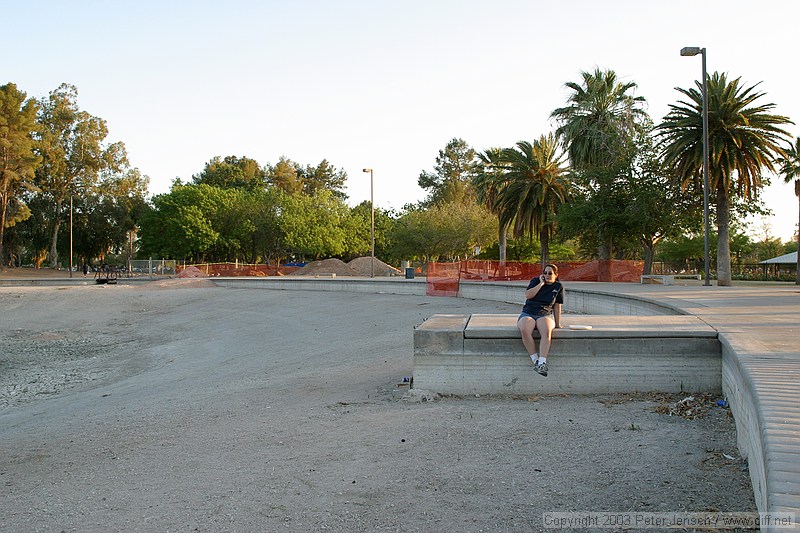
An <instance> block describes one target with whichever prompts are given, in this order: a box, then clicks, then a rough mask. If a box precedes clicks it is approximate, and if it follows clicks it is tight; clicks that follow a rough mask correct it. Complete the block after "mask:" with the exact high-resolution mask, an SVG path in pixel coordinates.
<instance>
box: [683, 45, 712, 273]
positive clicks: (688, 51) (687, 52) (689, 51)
mask: <svg viewBox="0 0 800 533" xmlns="http://www.w3.org/2000/svg"><path fill="white" fill-rule="evenodd" d="M697 54H700V55H702V56H703V225H704V226H705V260H704V262H705V276H704V278H703V279H704V280H705V281H704V282H703V285H705V286H710V285H711V279H710V276H709V240H710V230H709V226H708V81H707V78H708V76H707V75H706V49H705V48H700V47H698V46H686V47H684V48H681V55H682V56H696V55H697Z"/></svg>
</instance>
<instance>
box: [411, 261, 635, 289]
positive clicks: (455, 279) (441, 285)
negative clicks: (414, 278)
mask: <svg viewBox="0 0 800 533" xmlns="http://www.w3.org/2000/svg"><path fill="white" fill-rule="evenodd" d="M553 264H554V265H556V266H557V267H558V278H559V280H561V281H613V282H636V283H638V282H639V281H640V280H641V275H642V272H643V270H644V261H626V260H618V259H612V260H608V261H566V262H563V261H554V262H553ZM541 273H542V265H541V263H519V262H514V261H506V262H505V263H500V261H459V262H456V263H428V272H427V276H426V281H427V288H426V294H427V295H428V296H458V288H459V283H460V282H461V281H462V280H463V281H529V280H531V279H533V278H535V277H536V276H538V275H540V274H541Z"/></svg>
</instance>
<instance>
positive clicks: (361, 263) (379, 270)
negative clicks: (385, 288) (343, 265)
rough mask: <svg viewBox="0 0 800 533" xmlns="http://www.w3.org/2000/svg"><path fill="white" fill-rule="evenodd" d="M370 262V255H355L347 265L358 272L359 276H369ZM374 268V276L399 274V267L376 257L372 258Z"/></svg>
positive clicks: (370, 273) (370, 272) (370, 271)
mask: <svg viewBox="0 0 800 533" xmlns="http://www.w3.org/2000/svg"><path fill="white" fill-rule="evenodd" d="M372 264H373V258H372V257H356V258H355V259H353V260H352V261H350V262H349V263H347V265H348V266H349V267H350V268H352V269H353V270H355V271H356V272H358V273H359V275H360V276H371V275H372V268H373V267H372ZM374 265H375V266H374V268H375V275H376V276H399V275H400V269H399V268H395V267H393V266H392V265H387V264H386V263H384V262H383V261H381V260H380V259H378V258H377V257H376V258H375V259H374Z"/></svg>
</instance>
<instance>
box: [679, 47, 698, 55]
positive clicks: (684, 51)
mask: <svg viewBox="0 0 800 533" xmlns="http://www.w3.org/2000/svg"><path fill="white" fill-rule="evenodd" d="M702 52H703V50H702V49H701V48H700V47H699V46H685V47H683V48H681V55H682V56H696V55H697V54H700V53H702Z"/></svg>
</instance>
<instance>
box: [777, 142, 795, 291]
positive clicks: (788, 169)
mask: <svg viewBox="0 0 800 533" xmlns="http://www.w3.org/2000/svg"><path fill="white" fill-rule="evenodd" d="M778 164H779V165H780V170H781V174H783V179H784V181H785V182H786V183H789V182H790V181H792V180H794V194H795V196H797V207H798V211H797V213H798V214H797V218H798V220H797V231H796V232H795V242H796V243H797V274H796V275H797V278H796V279H795V284H797V285H800V137H797V138H796V139H795V141H794V144H790V145H789V147H788V148H787V149H786V150H785V154H784V155H783V156H782V157H781V158H779V159H778Z"/></svg>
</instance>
